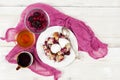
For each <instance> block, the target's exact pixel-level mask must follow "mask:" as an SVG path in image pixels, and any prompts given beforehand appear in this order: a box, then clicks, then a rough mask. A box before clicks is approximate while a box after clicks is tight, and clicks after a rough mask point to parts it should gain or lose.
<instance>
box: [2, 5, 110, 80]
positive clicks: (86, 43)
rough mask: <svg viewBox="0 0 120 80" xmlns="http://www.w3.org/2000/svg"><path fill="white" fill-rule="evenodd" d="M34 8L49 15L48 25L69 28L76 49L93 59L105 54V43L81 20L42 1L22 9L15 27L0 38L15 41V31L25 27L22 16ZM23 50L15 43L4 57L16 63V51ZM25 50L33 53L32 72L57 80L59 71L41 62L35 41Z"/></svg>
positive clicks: (37, 35)
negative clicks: (75, 39)
mask: <svg viewBox="0 0 120 80" xmlns="http://www.w3.org/2000/svg"><path fill="white" fill-rule="evenodd" d="M35 8H40V9H43V10H45V11H46V12H47V13H48V15H49V17H50V25H49V27H51V26H57V25H59V26H63V27H67V28H69V29H70V30H71V31H72V32H73V33H74V35H75V36H76V38H77V41H78V50H81V51H85V52H88V54H89V55H90V56H91V57H92V58H94V59H99V58H103V57H104V56H105V55H106V54H107V51H108V49H107V44H105V43H102V42H101V41H100V40H99V39H98V38H97V37H95V34H94V33H93V31H92V30H91V28H90V27H89V26H87V25H86V24H85V23H84V22H83V21H80V20H77V19H75V18H72V17H70V16H68V15H65V14H63V13H62V12H60V11H58V10H56V9H55V8H53V7H51V6H49V5H46V4H42V3H36V4H32V5H29V6H28V7H27V8H26V9H25V10H24V11H23V13H22V15H21V19H20V22H19V23H18V25H17V26H16V27H15V28H10V29H8V30H7V32H6V36H5V38H1V39H3V40H6V41H7V42H10V41H16V40H15V35H16V34H17V32H19V31H20V30H23V29H25V24H24V18H25V15H26V13H27V12H29V11H30V10H31V9H35ZM35 36H36V40H37V39H38V37H39V34H35ZM23 50H25V49H23V48H20V47H19V46H18V45H16V46H15V47H14V48H13V49H12V50H11V51H10V52H9V54H8V55H7V56H6V59H7V60H8V61H9V62H10V63H16V55H17V53H19V52H20V51H23ZM26 50H27V51H29V52H31V53H32V54H33V55H34V63H33V64H32V65H31V66H30V67H29V68H30V69H31V70H32V71H33V72H35V73H37V74H40V75H44V76H52V75H54V80H58V78H59V77H60V75H61V72H60V71H59V70H56V69H55V68H53V67H51V66H49V65H47V64H45V63H43V62H42V61H41V60H40V59H39V58H38V55H37V52H36V43H35V45H33V46H32V47H31V48H29V49H26Z"/></svg>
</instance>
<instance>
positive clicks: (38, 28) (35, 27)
mask: <svg viewBox="0 0 120 80" xmlns="http://www.w3.org/2000/svg"><path fill="white" fill-rule="evenodd" d="M24 22H25V26H26V27H27V29H29V30H30V31H32V32H34V33H41V32H42V31H44V30H45V29H46V28H47V27H48V25H49V16H48V14H47V13H46V12H45V11H44V10H42V9H32V10H30V11H29V12H28V13H27V14H26V16H25V20H24Z"/></svg>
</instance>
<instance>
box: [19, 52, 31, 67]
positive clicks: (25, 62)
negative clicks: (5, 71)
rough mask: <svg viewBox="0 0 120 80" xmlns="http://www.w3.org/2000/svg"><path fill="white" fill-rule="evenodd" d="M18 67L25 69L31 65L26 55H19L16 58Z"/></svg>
mask: <svg viewBox="0 0 120 80" xmlns="http://www.w3.org/2000/svg"><path fill="white" fill-rule="evenodd" d="M17 63H18V65H20V66H22V67H27V66H29V65H30V64H31V56H30V55H29V54H28V53H25V52H24V53H21V54H20V55H19V56H18V58H17Z"/></svg>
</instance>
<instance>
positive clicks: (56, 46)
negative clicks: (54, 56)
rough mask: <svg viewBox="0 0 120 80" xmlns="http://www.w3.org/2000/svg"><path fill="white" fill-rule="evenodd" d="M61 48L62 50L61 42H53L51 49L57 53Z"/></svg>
mask: <svg viewBox="0 0 120 80" xmlns="http://www.w3.org/2000/svg"><path fill="white" fill-rule="evenodd" d="M60 50H61V47H60V45H59V44H53V45H52V46H51V51H52V53H57V52H59V51H60Z"/></svg>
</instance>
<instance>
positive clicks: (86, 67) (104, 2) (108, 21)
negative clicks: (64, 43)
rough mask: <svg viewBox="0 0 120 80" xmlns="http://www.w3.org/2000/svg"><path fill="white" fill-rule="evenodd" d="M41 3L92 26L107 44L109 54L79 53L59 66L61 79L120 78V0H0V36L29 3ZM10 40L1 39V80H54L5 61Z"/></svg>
mask: <svg viewBox="0 0 120 80" xmlns="http://www.w3.org/2000/svg"><path fill="white" fill-rule="evenodd" d="M35 2H42V3H47V4H49V5H52V6H53V7H55V8H56V9H58V10H60V11H62V12H64V13H65V14H68V15H70V16H72V17H75V18H77V19H80V20H83V21H84V22H86V24H88V25H89V26H91V28H92V30H93V31H94V32H95V34H96V36H97V37H99V39H100V40H102V41H103V42H105V43H108V44H109V52H108V55H107V56H106V57H105V58H103V59H99V60H94V59H92V58H91V57H90V56H89V55H88V54H87V53H85V52H81V54H80V55H81V59H80V60H76V61H75V62H74V63H73V64H71V65H70V66H67V67H65V68H64V69H61V70H62V72H63V75H62V77H61V78H60V80H120V0H19V1H18V0H0V37H2V36H4V35H5V32H6V30H7V29H8V28H10V27H15V26H16V25H17V23H18V21H19V18H20V14H21V13H22V11H23V10H24V9H25V7H26V6H27V5H29V4H31V3H35ZM14 45H15V44H14V43H13V42H10V43H7V42H5V41H2V40H0V80H26V79H27V80H53V77H44V76H40V75H37V74H35V73H33V72H32V71H30V70H29V69H21V70H19V71H16V70H15V68H16V66H17V65H15V64H10V63H8V62H7V61H6V60H5V55H6V54H8V52H9V51H10V50H11V49H12V48H13V46H14Z"/></svg>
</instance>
